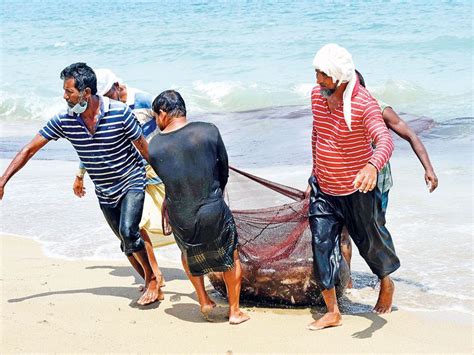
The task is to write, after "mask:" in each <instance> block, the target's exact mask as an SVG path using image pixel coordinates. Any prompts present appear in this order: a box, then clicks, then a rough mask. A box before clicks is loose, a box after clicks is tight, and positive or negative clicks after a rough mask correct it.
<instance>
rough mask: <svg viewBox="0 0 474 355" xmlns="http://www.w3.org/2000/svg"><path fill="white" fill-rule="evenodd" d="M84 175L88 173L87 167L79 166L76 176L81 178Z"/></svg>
mask: <svg viewBox="0 0 474 355" xmlns="http://www.w3.org/2000/svg"><path fill="white" fill-rule="evenodd" d="M84 175H86V169H84V168H79V170H78V171H77V173H76V177H78V178H79V179H83V178H84Z"/></svg>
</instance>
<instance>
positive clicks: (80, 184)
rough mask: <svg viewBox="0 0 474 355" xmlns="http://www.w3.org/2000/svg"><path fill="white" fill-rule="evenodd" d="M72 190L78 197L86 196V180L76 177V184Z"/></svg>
mask: <svg viewBox="0 0 474 355" xmlns="http://www.w3.org/2000/svg"><path fill="white" fill-rule="evenodd" d="M72 190H73V191H74V195H76V196H77V197H79V198H81V197H83V196H84V195H85V194H86V188H85V187H84V178H80V177H79V176H76V179H75V180H74V184H73V185H72Z"/></svg>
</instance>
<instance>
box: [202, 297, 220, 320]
mask: <svg viewBox="0 0 474 355" xmlns="http://www.w3.org/2000/svg"><path fill="white" fill-rule="evenodd" d="M214 308H216V302H214V301H213V300H211V299H210V298H209V300H207V301H206V303H204V304H201V314H202V316H203V317H204V318H205V319H206V320H207V321H209V322H212V319H210V318H209V313H211V311H212V310H213V309H214Z"/></svg>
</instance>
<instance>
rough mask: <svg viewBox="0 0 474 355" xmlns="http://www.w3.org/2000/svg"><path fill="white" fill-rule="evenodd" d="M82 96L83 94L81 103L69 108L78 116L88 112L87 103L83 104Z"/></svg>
mask: <svg viewBox="0 0 474 355" xmlns="http://www.w3.org/2000/svg"><path fill="white" fill-rule="evenodd" d="M82 95H83V93H81V98H80V99H79V102H78V103H77V104H75V105H74V106H73V107H70V108H69V110H71V111H72V112H74V113H75V114H78V115H80V114H81V113H83V112H84V111H85V110H87V101H84V102H82V103H81V101H82Z"/></svg>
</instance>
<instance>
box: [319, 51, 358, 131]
mask: <svg viewBox="0 0 474 355" xmlns="http://www.w3.org/2000/svg"><path fill="white" fill-rule="evenodd" d="M313 67H314V69H317V70H319V71H322V72H323V73H324V74H326V75H328V76H330V77H331V78H332V79H333V81H334V82H336V81H337V82H338V83H337V86H339V85H341V84H342V83H347V82H348V83H349V84H348V85H347V87H346V90H345V91H344V94H343V96H342V102H343V109H344V120H345V121H346V124H347V127H349V131H352V129H351V122H352V114H351V112H352V103H351V102H352V92H353V91H354V86H355V84H356V81H357V75H356V73H355V66H354V62H353V61H352V55H351V54H350V53H349V52H348V51H347V49H345V48H343V47H341V46H338V45H337V44H334V43H330V44H326V45H325V46H324V47H322V48H321V49H320V50H319V51H318V53H316V55H315V57H314V60H313Z"/></svg>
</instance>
